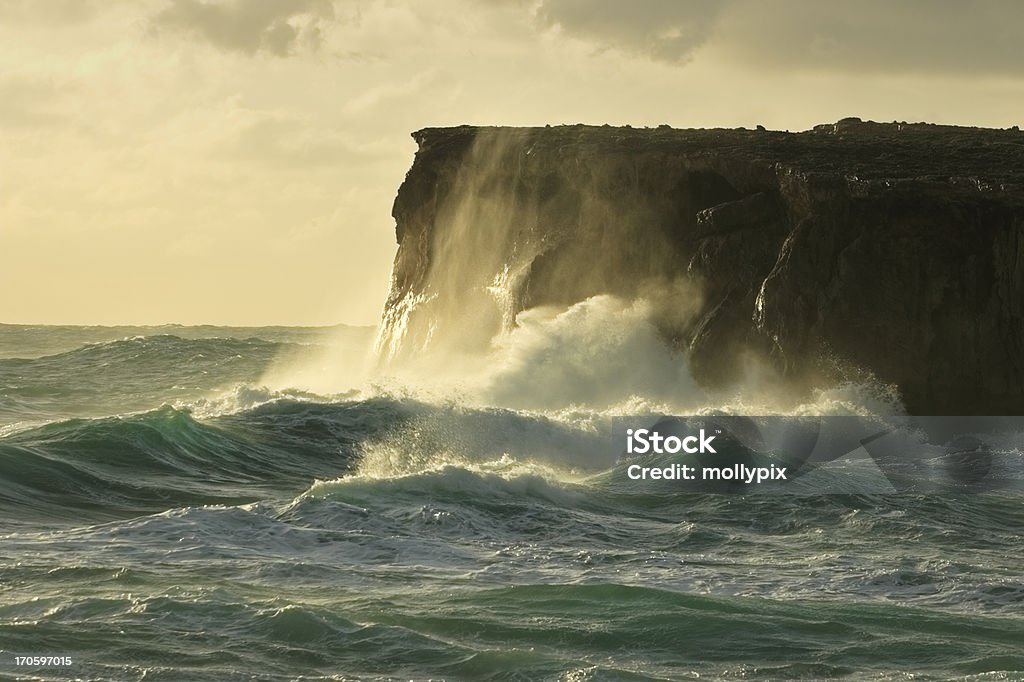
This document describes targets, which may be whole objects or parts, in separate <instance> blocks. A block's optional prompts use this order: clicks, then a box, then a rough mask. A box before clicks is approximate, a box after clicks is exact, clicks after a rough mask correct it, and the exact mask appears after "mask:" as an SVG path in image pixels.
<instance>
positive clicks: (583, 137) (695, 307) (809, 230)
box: [379, 119, 1024, 414]
mask: <svg viewBox="0 0 1024 682" xmlns="http://www.w3.org/2000/svg"><path fill="white" fill-rule="evenodd" d="M413 137H414V138H415V140H416V141H417V143H418V144H419V151H418V152H417V154H416V157H415V161H414V163H413V166H412V168H411V169H410V170H409V172H408V174H407V176H406V179H405V182H404V183H403V184H402V186H401V188H400V190H399V192H398V196H397V198H396V200H395V204H394V210H393V215H394V217H395V220H396V224H397V238H398V244H399V248H398V253H397V256H396V259H395V265H394V271H393V276H392V289H391V293H390V295H389V298H388V301H387V304H386V307H385V312H384V318H383V324H382V331H381V338H380V340H379V346H380V348H381V351H382V353H383V354H384V355H385V356H390V357H397V356H400V355H402V354H403V353H407V352H409V351H410V350H415V349H419V348H424V347H426V346H429V345H430V344H431V343H436V342H437V340H438V338H440V336H441V335H443V334H448V335H449V338H450V339H458V340H459V343H461V344H464V345H466V346H470V345H472V344H480V343H484V341H485V339H488V338H490V336H491V335H493V333H494V332H495V330H497V329H500V328H501V327H502V326H504V327H508V326H509V325H513V324H515V315H516V314H517V313H518V312H520V311H522V310H525V309H527V308H531V307H535V306H541V305H567V304H572V303H575V302H578V301H581V300H584V299H585V298H588V297H590V296H594V295H598V294H614V295H617V296H624V297H630V296H646V295H649V293H650V292H651V291H653V290H659V291H662V292H667V293H666V295H665V296H662V299H661V301H660V302H659V304H658V310H659V320H658V323H659V326H660V328H661V329H662V331H663V333H664V335H665V336H666V338H667V339H668V340H669V341H670V342H671V343H673V344H676V345H677V346H681V347H686V348H687V349H688V351H689V358H690V363H691V370H692V372H693V374H694V376H695V377H696V378H697V379H698V380H699V381H700V382H702V383H703V384H705V385H707V386H728V385H729V384H730V383H731V382H735V381H738V380H739V378H740V375H741V373H742V372H743V371H744V370H743V367H744V365H745V362H746V359H749V358H757V359H758V360H759V361H763V362H766V363H769V364H770V365H771V366H772V367H774V368H776V369H777V370H778V373H779V376H781V377H784V378H785V380H786V381H788V382H791V383H792V384H793V385H794V386H797V387H805V388H806V387H809V386H812V385H816V384H820V383H821V382H822V381H828V380H840V379H841V378H842V376H843V374H844V373H849V372H853V371H869V372H871V373H873V375H874V376H875V377H877V378H878V379H879V380H881V381H883V382H887V383H892V384H895V385H896V386H898V387H899V390H900V393H901V395H902V398H903V400H904V403H905V405H906V406H907V409H908V411H910V412H911V413H916V414H1024V388H1022V387H1024V133H1022V132H1020V131H1018V130H1016V129H1012V130H990V129H979V128H963V127H952V126H937V125H929V124H906V123H888V124H880V123H873V122H862V121H860V120H858V119H844V120H842V121H839V122H838V123H836V124H828V125H820V126H816V127H815V128H813V129H812V130H809V131H805V132H799V133H789V132H777V131H767V130H763V129H760V128H759V129H758V130H745V129H739V130H719V129H715V130H676V129H671V128H668V127H665V126H662V127H660V128H657V129H632V128H612V127H607V126H605V127H593V126H559V127H547V128H474V127H459V128H428V129H424V130H420V131H418V132H416V133H414V135H413ZM679 282H685V283H687V285H686V286H683V287H680V286H679ZM673 292H677V293H673ZM678 292H682V293H678ZM666 298H667V300H666ZM674 310H675V311H676V312H679V314H678V315H675V314H673V311H674Z"/></svg>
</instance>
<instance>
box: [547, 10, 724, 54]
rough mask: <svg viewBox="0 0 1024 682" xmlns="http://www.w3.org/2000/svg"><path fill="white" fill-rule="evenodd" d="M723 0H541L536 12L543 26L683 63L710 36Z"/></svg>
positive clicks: (599, 42) (604, 44)
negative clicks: (624, 0) (625, 0)
mask: <svg viewBox="0 0 1024 682" xmlns="http://www.w3.org/2000/svg"><path fill="white" fill-rule="evenodd" d="M726 5H727V3H726V2H722V1H721V0H689V1H688V2H682V1H680V0H635V1H634V2H622V1H621V0H544V1H543V2H542V3H541V4H540V5H539V6H538V8H537V10H536V17H537V20H538V21H539V22H540V24H541V26H544V27H547V28H551V27H558V28H560V29H561V30H562V31H563V32H564V33H565V34H567V35H571V36H576V37H580V38H584V39H588V40H591V41H594V42H596V43H598V44H600V45H602V46H606V47H612V48H619V49H622V50H626V51H629V52H635V53H642V54H647V55H649V56H651V57H654V58H657V59H662V60H666V61H686V60H687V59H689V58H690V57H691V56H692V54H693V52H694V51H695V50H696V49H697V48H699V47H700V46H701V45H702V44H703V43H704V42H705V41H706V40H708V38H709V37H710V35H711V32H712V30H713V28H714V25H715V22H716V21H717V19H718V16H719V14H720V13H721V12H722V10H723V9H724V8H725V6H726Z"/></svg>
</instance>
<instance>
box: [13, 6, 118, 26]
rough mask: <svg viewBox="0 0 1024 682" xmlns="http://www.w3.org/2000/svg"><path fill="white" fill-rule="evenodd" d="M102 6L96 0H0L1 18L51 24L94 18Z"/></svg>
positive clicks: (63, 23)
mask: <svg viewBox="0 0 1024 682" xmlns="http://www.w3.org/2000/svg"><path fill="white" fill-rule="evenodd" d="M100 8H101V4H100V3H99V2H95V1H94V0H0V19H3V20H4V21H11V22H18V23H29V24H45V25H51V26H52V25H69V24H80V23H84V22H87V21H90V20H92V19H93V17H95V16H96V14H97V13H98V11H99V10H100Z"/></svg>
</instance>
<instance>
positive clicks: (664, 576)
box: [0, 297, 1024, 682]
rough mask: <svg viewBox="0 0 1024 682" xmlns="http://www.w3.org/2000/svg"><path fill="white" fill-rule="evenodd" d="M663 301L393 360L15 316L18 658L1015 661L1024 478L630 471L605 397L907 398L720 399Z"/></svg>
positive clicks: (624, 408)
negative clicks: (951, 481) (695, 479)
mask: <svg viewBox="0 0 1024 682" xmlns="http://www.w3.org/2000/svg"><path fill="white" fill-rule="evenodd" d="M649 317H650V309H649V306H648V304H646V303H645V302H643V301H640V300H637V301H622V300H618V299H615V298H612V297H595V298H592V299H588V300H586V301H583V302H580V303H578V304H575V305H572V306H566V307H565V308H561V309H553V308H552V309H546V308H545V309H531V310H528V311H526V312H524V313H520V314H519V315H518V316H517V317H516V318H515V320H514V325H511V326H510V327H509V328H508V329H507V331H506V332H505V333H502V334H500V335H498V336H496V337H495V338H493V339H492V341H491V342H490V343H489V345H488V348H487V351H486V352H485V353H475V354H471V355H451V356H444V355H443V354H435V355H423V354H421V355H419V356H417V357H416V358H414V359H413V361H411V362H409V363H407V364H405V365H388V366H381V365H380V364H377V363H375V357H377V356H375V355H374V354H373V353H372V351H370V349H371V347H372V346H373V343H374V338H373V334H374V331H373V330H372V329H364V328H351V327H337V328H330V329H326V328H286V327H265V328H230V327H179V326H165V327H138V328H112V327H31V326H14V325H0V518H2V519H3V524H2V526H0V677H4V678H6V679H31V680H65V679H88V680H147V681H149V680H191V681H206V680H209V681H211V682H213V681H216V682H224V681H230V680H239V681H241V680H267V681H271V680H296V679H303V680H380V679H402V680H428V679H435V680H436V679H447V680H534V679H536V680H566V681H583V680H684V679H698V678H700V679H743V680H750V679H832V678H842V679H858V680H859V679H869V680H877V679H908V680H909V679H915V680H939V679H976V680H1009V679H1024V647H1022V642H1024V619H1022V618H1021V607H1022V605H1024V580H1022V578H1021V572H1020V566H1021V565H1022V562H1024V550H1022V548H1021V547H1022V543H1021V540H1022V537H1021V530H1020V529H1021V528H1022V527H1024V506H1022V505H1021V502H1022V498H1021V493H1020V492H1019V489H1012V490H995V491H989V492H985V493H983V494H982V493H972V492H956V491H952V492H946V493H942V494H937V493H935V492H930V491H929V492H915V491H913V490H909V491H903V492H899V493H894V492H892V491H891V490H886V489H883V488H880V487H878V486H877V485H875V484H876V483H877V476H876V473H877V472H876V471H875V470H874V469H873V468H872V466H871V463H870V461H866V460H850V461H837V462H834V463H832V465H831V466H830V467H828V468H822V469H821V470H820V471H818V472H816V475H817V476H824V477H826V478H828V479H829V480H830V482H831V483H830V485H831V487H830V488H829V490H830V491H831V492H830V494H814V493H813V491H811V492H810V493H809V494H801V495H793V494H786V495H781V494H771V493H770V492H764V493H757V492H753V491H751V492H749V493H748V492H743V493H740V494H716V493H699V494H679V492H678V490H676V489H673V488H671V487H670V486H666V485H657V486H654V485H651V482H650V481H634V480H631V479H630V478H629V477H628V476H627V475H626V470H627V467H628V466H629V464H630V463H631V460H624V459H623V457H622V451H621V448H620V447H619V444H618V443H617V442H616V441H615V439H614V438H613V430H614V424H615V419H616V418H617V416H619V415H623V414H641V413H642V414H669V415H671V414H676V415H687V414H688V415H693V414H723V413H724V414H741V415H750V414H768V413H782V414H789V415H861V416H871V415H889V414H899V413H900V412H901V409H902V408H901V407H900V404H899V398H898V394H897V393H896V392H895V390H894V389H893V388H892V387H888V386H881V385H878V384H877V383H875V382H873V381H872V380H871V379H870V377H866V378H865V380H864V381H861V382H850V383H845V384H841V385H835V386H828V387H822V388H821V389H819V390H818V391H815V392H813V393H812V394H811V395H809V396H800V397H796V396H794V397H786V396H780V395H777V394H776V393H774V392H773V382H772V381H771V377H770V376H769V375H766V374H764V373H763V371H762V370H760V369H759V368H755V367H752V368H751V370H750V372H749V375H750V376H749V381H747V382H746V383H745V384H744V385H743V386H742V387H741V388H739V389H736V390H734V391H731V392H727V393H720V394H709V393H708V392H706V391H705V390H703V389H701V388H699V387H698V386H697V385H696V384H695V383H694V382H693V380H692V379H691V378H690V377H689V374H688V372H687V370H686V359H685V357H684V356H683V355H682V354H680V353H679V352H677V351H674V350H672V349H671V348H669V347H668V346H666V345H665V343H664V341H663V340H662V339H661V337H660V336H659V334H658V332H657V331H656V329H655V328H654V327H653V326H652V325H651V324H649V323H648V322H647V320H648V319H649ZM421 336H422V335H421ZM378 345H380V340H379V339H378ZM999 447H1000V450H999V454H1000V455H1001V457H1002V459H1001V460H1000V461H1002V462H1005V463H1006V466H1007V467H1008V473H1006V475H1007V476H1010V477H1011V478H1013V477H1016V478H1017V479H1024V467H1022V466H1021V465H1020V461H1021V460H1020V450H1019V449H1018V447H1017V444H1016V443H1014V442H1010V443H1007V444H1003V445H1001V446H999ZM922 456H923V457H925V458H926V459H927V457H930V456H931V455H930V454H929V453H922ZM676 461H678V460H677V459H673V458H672V457H668V458H662V459H656V458H655V459H650V460H646V461H645V465H646V466H662V467H664V466H670V465H673V464H674V463H675V462H676ZM37 655H38V656H60V657H68V658H70V659H71V661H72V663H71V664H70V665H66V666H35V667H33V666H19V665H16V663H15V661H16V658H15V657H17V656H37Z"/></svg>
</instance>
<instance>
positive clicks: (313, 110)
mask: <svg viewBox="0 0 1024 682" xmlns="http://www.w3.org/2000/svg"><path fill="white" fill-rule="evenodd" d="M845 116H860V117H861V118H865V119H868V118H870V119H875V120H881V121H892V120H907V121H920V120H926V121H932V122H941V123H958V124H968V125H983V126H992V127H1008V126H1011V125H1020V124H1024V120H1022V117H1024V3H1020V2H1016V1H1015V0H1004V1H997V0H991V1H985V0H976V1H973V2H972V1H971V0H904V1H902V2H900V1H899V0H885V1H883V0H860V1H858V2H852V1H843V2H827V1H822V0H818V1H814V0H718V1H710V0H689V1H687V0H646V1H645V0H632V1H630V2H626V1H625V0H590V1H586V0H533V1H522V2H519V1H517V0H504V1H503V0H0V322H23V323H82V324H114V323H140V324H141V323H163V322H181V323H216V324H332V323H336V322H347V323H352V324H372V323H374V322H375V321H376V319H377V316H378V313H379V312H380V307H381V304H382V302H383V299H384V294H385V291H386V288H387V284H388V275H389V272H390V266H391V259H392V257H393V256H394V250H395V242H394V225H393V221H392V219H391V217H390V211H391V202H392V199H393V197H394V193H395V190H396V189H397V187H398V185H399V183H400V182H401V180H402V177H403V175H404V173H405V171H406V169H407V168H408V166H409V164H410V162H411V160H412V155H413V153H414V151H415V144H414V143H413V141H412V140H411V138H410V137H409V133H410V132H411V131H413V130H416V129H418V128H422V127H426V126H439V125H457V124H462V123H471V124H502V125H543V124H545V123H551V124H558V123H577V122H583V123H595V124H601V123H611V124H631V125H633V126H656V125H659V124H662V123H668V124H670V125H672V126H675V127H713V126H725V127H735V126H746V127H753V126H755V125H757V124H762V125H765V126H767V127H769V128H778V129H790V130H799V129H806V128H808V127H810V126H812V125H814V124H816V123H822V122H829V121H835V120H837V119H839V118H842V117H845Z"/></svg>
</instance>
